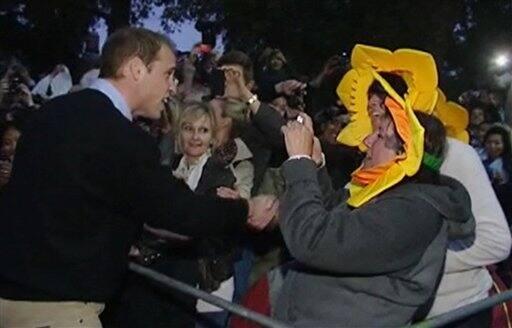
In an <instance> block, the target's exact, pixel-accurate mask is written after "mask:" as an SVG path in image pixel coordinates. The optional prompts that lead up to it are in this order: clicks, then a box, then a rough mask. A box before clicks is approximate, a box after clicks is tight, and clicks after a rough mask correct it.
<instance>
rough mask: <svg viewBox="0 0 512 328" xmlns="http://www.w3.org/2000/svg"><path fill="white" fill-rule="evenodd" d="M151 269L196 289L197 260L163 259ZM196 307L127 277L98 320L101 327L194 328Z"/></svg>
mask: <svg viewBox="0 0 512 328" xmlns="http://www.w3.org/2000/svg"><path fill="white" fill-rule="evenodd" d="M151 269H153V270H156V271H158V272H161V273H163V274H165V275H167V276H170V277H172V278H174V279H177V280H180V281H182V282H184V283H187V284H189V285H196V284H197V282H198V279H199V276H198V275H199V273H198V269H197V261H196V260H189V259H186V260H182V259H179V260H176V259H168V258H162V259H161V260H159V261H157V262H156V263H155V264H153V265H152V266H151ZM195 307H196V299H195V298H193V297H190V296H187V295H184V294H182V293H179V292H176V291H169V290H168V289H167V288H165V287H162V286H160V285H159V284H157V283H154V282H151V281H149V280H148V279H147V278H144V277H141V276H139V275H137V274H135V273H130V276H129V277H128V280H127V282H126V285H125V288H124V289H123V291H122V293H121V295H120V296H119V297H118V299H117V300H115V301H114V302H112V303H111V304H107V308H106V313H105V315H104V316H102V318H101V319H102V323H103V325H104V327H123V328H124V327H127V328H147V327H154V328H160V327H162V328H164V327H165V328H168V327H180V328H181V327H183V328H189V327H190V328H193V327H194V324H195V319H196V318H195V313H196V309H195Z"/></svg>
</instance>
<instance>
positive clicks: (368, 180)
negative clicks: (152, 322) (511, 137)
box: [273, 79, 474, 327]
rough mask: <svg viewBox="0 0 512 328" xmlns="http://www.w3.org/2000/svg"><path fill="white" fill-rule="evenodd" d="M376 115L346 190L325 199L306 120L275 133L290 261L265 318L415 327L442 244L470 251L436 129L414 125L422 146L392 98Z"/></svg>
mask: <svg viewBox="0 0 512 328" xmlns="http://www.w3.org/2000/svg"><path fill="white" fill-rule="evenodd" d="M379 82H380V83H384V84H385V82H382V79H381V80H380V81H379ZM389 88H390V86H389V85H386V86H385V89H386V90H389ZM382 108H383V112H382V113H381V115H380V116H379V117H374V118H373V119H378V120H380V124H379V128H378V129H377V130H376V131H375V132H374V133H372V134H371V135H369V136H368V137H367V138H366V139H365V144H366V146H367V147H368V150H367V155H366V158H365V160H364V161H363V164H362V166H361V167H360V168H359V169H358V170H356V171H355V172H354V173H353V175H352V177H353V178H352V181H351V183H350V184H349V187H348V191H347V190H341V191H340V192H338V193H334V192H333V191H332V188H331V187H330V181H329V179H328V176H327V175H326V172H325V169H322V170H320V171H318V170H317V164H321V162H322V161H321V158H322V157H321V155H320V154H321V149H319V146H318V145H319V143H318V141H317V140H314V136H313V129H312V127H311V123H310V119H309V118H308V117H306V116H303V121H304V122H303V124H301V123H300V122H292V123H289V124H288V125H287V126H286V127H285V128H283V133H284V135H285V142H286V147H287V151H288V154H289V156H290V158H289V159H288V161H286V162H285V163H284V164H283V175H284V178H285V180H286V185H287V188H286V192H285V195H284V197H283V198H282V199H281V208H280V215H279V216H280V227H281V231H282V234H283V237H284V240H285V242H286V245H287V246H288V248H289V250H290V253H291V254H292V256H293V258H294V259H295V261H294V262H293V263H291V264H290V266H289V267H288V272H287V275H286V277H285V281H284V285H283V287H282V289H281V291H280V293H279V296H278V300H277V303H276V305H275V308H274V309H273V311H274V313H273V315H274V316H275V317H276V318H277V319H280V320H283V321H285V322H287V323H289V324H291V325H293V326H295V327H345V326H349V327H354V326H360V327H373V326H381V327H382V326H385V327H389V326H401V325H404V324H408V323H411V322H414V321H417V320H420V319H421V318H423V317H424V316H425V315H426V314H427V312H428V309H429V308H430V306H431V303H432V300H433V296H434V294H435V291H436V288H437V286H438V284H439V281H440V278H441V275H442V272H443V265H444V260H445V255H446V248H447V243H448V242H449V241H450V240H451V241H453V240H459V242H460V243H461V244H466V245H467V244H470V243H471V238H472V237H473V235H472V234H473V231H474V220H473V217H472V214H471V207H470V198H469V195H468V193H467V192H466V190H465V189H464V187H463V186H462V185H461V184H460V183H459V182H457V181H456V180H453V179H451V178H448V177H444V176H441V175H439V172H438V170H439V166H440V165H441V163H442V155H443V150H444V143H445V132H444V127H443V126H442V124H441V123H440V122H439V121H438V120H436V119H435V118H430V119H429V121H428V122H423V123H424V124H425V125H426V126H425V129H426V133H425V142H424V141H423V139H424V138H423V129H422V128H421V126H420V125H419V122H418V120H417V118H416V117H415V116H414V113H413V112H412V109H410V108H409V107H408V106H407V105H406V102H405V101H404V100H403V99H402V98H401V97H400V96H398V95H397V94H396V92H389V93H388V96H387V97H386V98H385V101H383V103H382ZM423 149H424V151H423ZM340 164H342V163H340Z"/></svg>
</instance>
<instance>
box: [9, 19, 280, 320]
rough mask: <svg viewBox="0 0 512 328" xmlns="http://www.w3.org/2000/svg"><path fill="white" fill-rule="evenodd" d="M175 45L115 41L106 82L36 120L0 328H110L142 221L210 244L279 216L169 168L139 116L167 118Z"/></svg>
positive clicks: (13, 201)
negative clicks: (209, 190) (207, 189)
mask: <svg viewBox="0 0 512 328" xmlns="http://www.w3.org/2000/svg"><path fill="white" fill-rule="evenodd" d="M175 62H176V60H175V56H174V54H173V53H172V51H171V47H170V43H169V41H168V40H167V39H166V38H165V37H163V36H162V35H160V34H157V33H155V32H151V31H148V30H145V29H142V28H131V27H129V28H124V29H121V30H118V31H117V32H115V33H114V34H112V35H111V36H110V37H109V39H108V40H107V42H106V44H105V46H104V48H103V51H102V64H101V69H100V77H101V78H100V79H99V80H97V81H96V82H95V83H94V84H93V85H92V86H91V88H90V89H85V90H83V91H80V92H77V93H74V94H70V95H65V96H62V97H57V98H55V99H54V100H52V101H50V102H48V103H47V104H46V105H45V106H44V108H43V109H42V110H41V111H40V112H38V113H37V114H35V116H34V117H33V119H32V120H31V122H29V124H28V125H27V129H26V133H24V134H23V136H22V138H21V139H20V142H19V144H18V148H17V153H16V158H15V160H14V163H13V170H12V176H11V179H10V181H9V183H8V184H7V186H6V188H5V191H4V193H3V195H2V198H1V199H0V218H1V221H0V258H1V259H2V264H3V265H2V270H1V272H0V313H2V316H1V318H0V327H13V326H16V327H20V326H23V327H25V326H30V327H39V326H68V327H70V326H87V327H100V326H101V323H100V321H99V319H98V315H99V313H101V311H102V309H103V304H104V303H105V302H106V301H107V300H108V299H109V298H111V297H112V295H113V294H114V293H115V292H116V290H117V288H118V287H119V285H120V283H121V281H122V278H123V277H124V275H125V273H126V271H127V267H126V265H127V255H128V251H129V248H130V245H131V244H132V243H133V242H134V241H135V240H136V239H137V237H138V235H139V234H140V232H141V229H142V225H143V221H145V222H147V223H148V224H150V225H151V226H154V227H157V228H165V229H169V230H172V231H174V232H177V233H180V234H184V235H188V236H194V237H205V236H214V235H223V234H224V235H226V234H230V233H233V232H235V231H238V230H242V229H243V228H244V227H245V226H246V225H247V224H249V225H250V226H252V227H254V228H256V229H262V228H263V227H264V226H265V225H266V224H267V223H268V222H269V221H270V219H271V218H272V216H273V215H274V213H275V211H276V208H277V202H276V201H275V200H274V199H272V198H270V197H265V196H263V197H259V198H253V199H251V200H249V201H245V200H227V199H218V198H212V197H208V196H198V195H194V194H193V192H192V191H191V190H190V189H189V188H188V187H187V186H186V185H185V184H184V183H182V182H180V181H178V180H177V179H175V178H173V177H172V175H171V173H170V170H169V169H165V168H163V167H160V165H159V152H158V147H157V145H156V144H155V143H154V141H153V140H152V139H151V137H150V136H148V135H146V134H145V133H144V132H143V131H142V130H141V129H139V128H138V127H136V126H135V125H134V124H132V122H131V119H132V117H134V116H135V117H137V116H141V117H146V118H151V119H157V118H158V117H159V116H160V110H161V109H160V108H161V107H160V106H158V104H159V103H160V102H161V101H162V100H163V98H164V96H165V95H166V94H167V92H168V90H169V89H170V88H171V87H172V80H173V72H174V67H175Z"/></svg>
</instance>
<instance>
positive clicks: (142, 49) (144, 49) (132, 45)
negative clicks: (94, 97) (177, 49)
mask: <svg viewBox="0 0 512 328" xmlns="http://www.w3.org/2000/svg"><path fill="white" fill-rule="evenodd" d="M162 46H165V47H168V48H169V49H171V50H172V43H171V41H170V40H169V39H168V38H167V37H166V36H164V35H163V34H160V33H156V32H153V31H150V30H148V29H145V28H140V27H125V28H122V29H119V30H117V31H115V32H114V33H113V34H112V35H111V36H109V38H108V39H107V41H106V42H105V45H104V46H103V49H102V53H101V66H100V77H102V78H117V77H119V74H118V71H119V68H120V67H121V66H122V65H123V63H124V62H125V61H126V60H128V59H130V58H133V57H139V58H140V59H141V60H142V61H143V62H144V64H146V65H149V64H150V63H152V62H153V61H154V60H155V59H156V56H157V54H158V52H159V51H160V49H161V48H162Z"/></svg>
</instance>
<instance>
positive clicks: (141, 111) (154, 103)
mask: <svg viewBox="0 0 512 328" xmlns="http://www.w3.org/2000/svg"><path fill="white" fill-rule="evenodd" d="M175 68H176V57H175V56H174V54H173V53H172V51H171V49H169V48H168V47H166V46H162V48H161V49H160V51H159V52H158V54H157V56H156V59H155V60H154V61H153V62H151V63H150V64H149V65H147V66H146V65H144V64H142V67H141V68H140V70H141V71H140V72H137V74H139V76H138V78H137V81H136V83H137V92H138V95H139V97H138V105H137V106H136V110H134V115H135V116H142V117H145V118H149V119H154V120H155V119H158V118H159V117H160V115H161V112H162V106H161V102H162V101H163V99H164V98H165V97H166V96H167V95H168V92H169V90H173V89H175V86H174V70H175Z"/></svg>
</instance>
